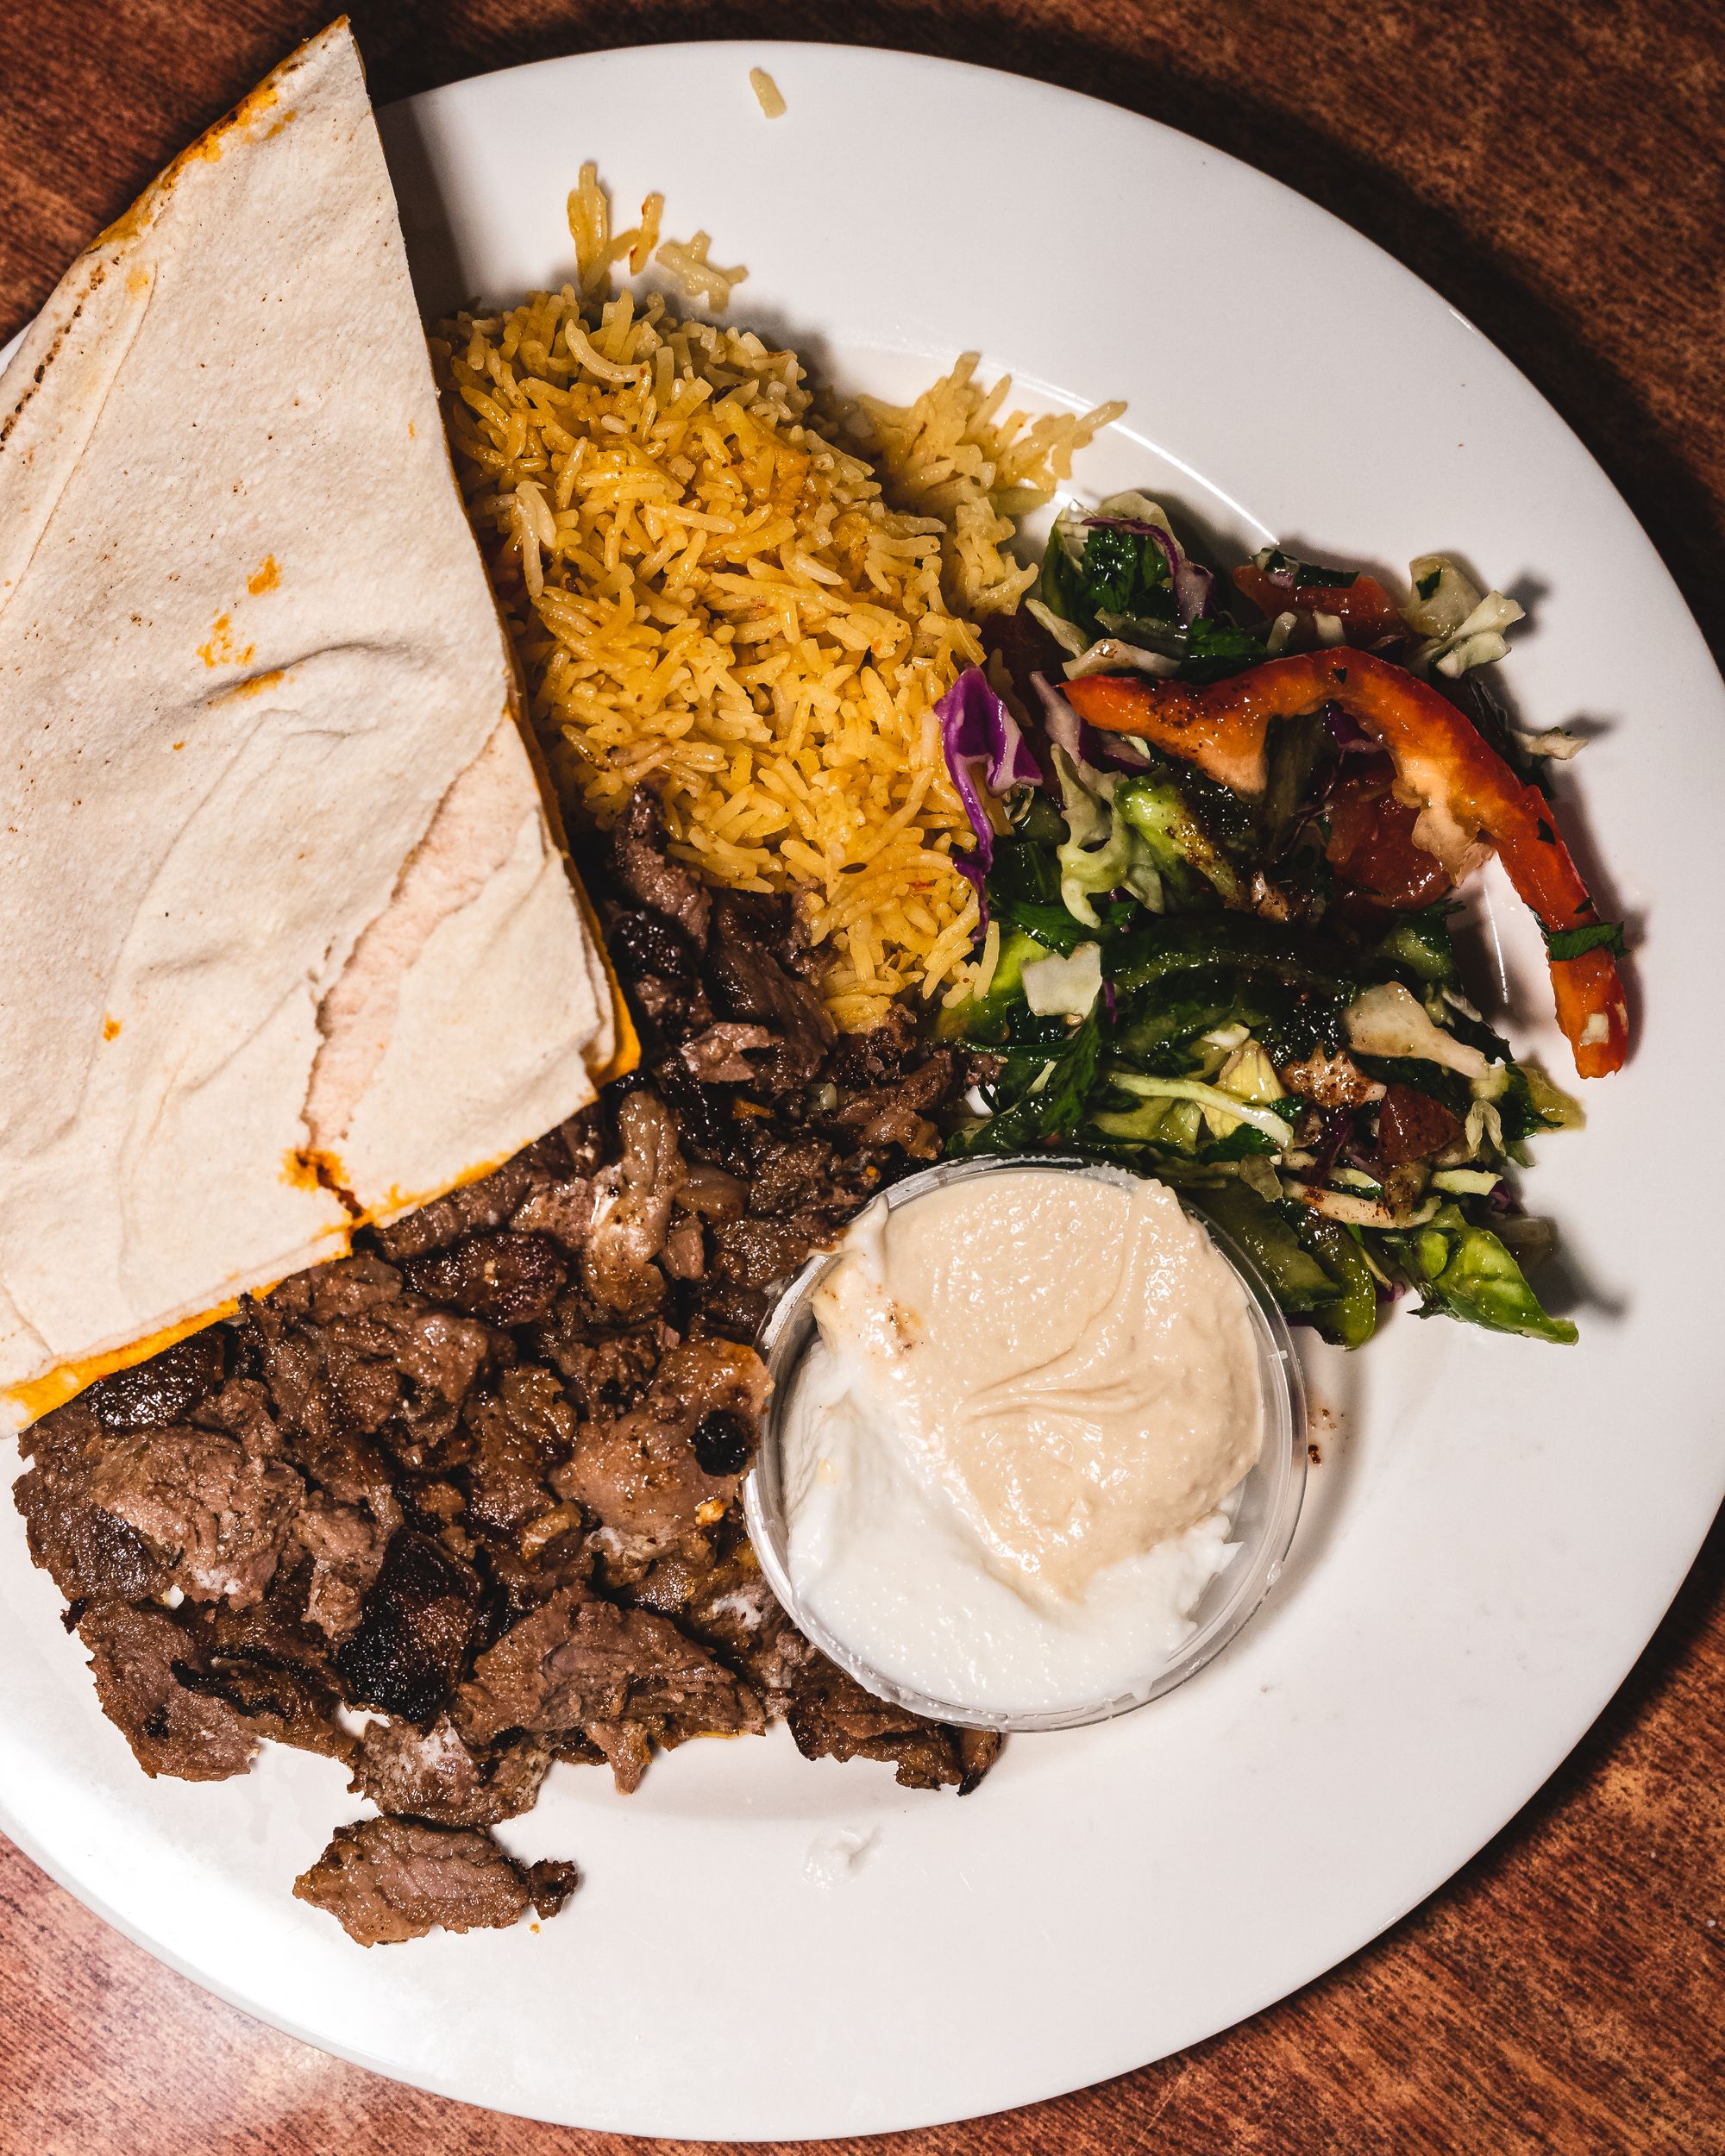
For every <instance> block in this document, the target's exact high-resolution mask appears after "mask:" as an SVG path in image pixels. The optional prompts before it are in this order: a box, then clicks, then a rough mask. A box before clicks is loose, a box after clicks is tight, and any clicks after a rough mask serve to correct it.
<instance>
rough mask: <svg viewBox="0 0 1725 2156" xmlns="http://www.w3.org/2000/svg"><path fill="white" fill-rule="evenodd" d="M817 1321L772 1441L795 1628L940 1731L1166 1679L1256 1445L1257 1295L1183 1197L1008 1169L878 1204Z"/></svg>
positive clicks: (1220, 1560) (1260, 1422)
mask: <svg viewBox="0 0 1725 2156" xmlns="http://www.w3.org/2000/svg"><path fill="white" fill-rule="evenodd" d="M813 1308H814V1314H815V1318H816V1320H817V1325H818V1328H819V1332H818V1337H817V1338H815V1339H814V1340H813V1341H812V1343H811V1344H810V1346H809V1348H808V1350H807V1351H806V1354H805V1355H804V1357H803V1358H802V1360H801V1363H800V1366H799V1368H798V1369H797V1372H796V1374H795V1376H793V1379H792V1380H791V1382H790V1387H789V1392H788V1396H787V1401H786V1403H785V1407H784V1410H783V1413H782V1414H781V1418H780V1444H781V1472H782V1478H783V1489H784V1503H785V1512H786V1517H787V1526H788V1548H787V1562H788V1566H789V1570H790V1576H791V1582H792V1584H793V1587H794V1589H796V1592H797V1594H798V1596H799V1597H800V1600H801V1601H802V1603H803V1605H804V1607H805V1608H806V1609H807V1610H809V1611H810V1612H811V1613H812V1614H813V1615H815V1616H816V1617H818V1618H819V1620H821V1622H822V1623H823V1624H825V1626H826V1627H827V1629H828V1631H829V1632H830V1633H831V1635H832V1637H833V1638H834V1639H837V1640H838V1641H839V1642H841V1643H842V1644H843V1645H845V1646H847V1647H848V1648H850V1651H852V1652H853V1653H854V1654H856V1656H858V1657H859V1658H861V1659H862V1661H863V1662H864V1663H866V1664H868V1665H869V1668H871V1669H873V1670H876V1671H878V1672H879V1674H880V1675H881V1676H882V1677H888V1678H890V1679H892V1680H894V1682H896V1683H899V1684H900V1685H903V1686H906V1687H907V1688H909V1689H913V1690H915V1691H918V1692H920V1693H923V1694H925V1695H928V1696H930V1697H932V1698H937V1699H940V1700H944V1701H945V1702H949V1703H950V1704H951V1705H954V1706H963V1707H970V1708H976V1709H978V1710H988V1711H995V1712H1004V1713H1026V1714H1027V1713H1038V1712H1045V1711H1051V1710H1057V1709H1060V1708H1068V1707H1078V1706H1082V1705H1085V1704H1088V1702H1092V1701H1098V1700H1101V1699H1105V1698H1107V1697H1110V1696H1112V1695H1114V1694H1115V1693H1116V1692H1119V1691H1122V1690H1126V1689H1130V1688H1131V1687H1132V1686H1134V1685H1137V1684H1138V1683H1142V1682H1143V1681H1144V1680H1145V1679H1146V1678H1148V1677H1152V1676H1154V1674H1155V1673H1156V1672H1157V1670H1159V1669H1160V1668H1161V1667H1162V1666H1163V1665H1164V1664H1165V1663H1166V1662H1167V1660H1168V1659H1169V1658H1170V1657H1171V1656H1172V1655H1173V1654H1174V1653H1175V1652H1176V1651H1177V1650H1178V1648H1179V1646H1180V1645H1181V1644H1182V1641H1183V1640H1184V1639H1186V1638H1187V1637H1188V1636H1189V1634H1190V1633H1191V1630H1192V1613H1193V1611H1194V1610H1195V1608H1196V1606H1197V1603H1198V1601H1199V1600H1200V1598H1201V1595H1202V1594H1203V1591H1204V1589H1205V1588H1206V1586H1208V1583H1209V1582H1210V1581H1211V1580H1212V1579H1214V1577H1215V1576H1216V1574H1217V1573H1218V1572H1219V1571H1220V1570H1221V1569H1222V1567H1223V1566H1224V1564H1226V1562H1227V1561H1228V1557H1229V1545H1228V1535H1229V1530H1230V1525H1231V1520H1232V1513H1233V1493H1234V1492H1235V1491H1236V1490H1237V1489H1238V1486H1239V1482H1240V1481H1241V1479H1242V1477H1243V1476H1245V1474H1246V1473H1247V1472H1248V1471H1249V1470H1250V1469H1251V1466H1252V1465H1253V1463H1255V1461H1256V1460H1257V1458H1258V1450H1259V1446H1260V1445H1261V1443H1262V1437H1263V1428H1264V1398H1263V1390H1262V1382H1261V1379H1260V1375H1259V1366H1258V1352H1257V1348H1256V1344H1255V1341H1254V1338H1253V1334H1252V1329H1251V1313H1250V1309H1249V1306H1248V1303H1247V1299H1246V1294H1245V1288H1243V1287H1242V1285H1241V1283H1240V1282H1239V1278H1238V1277H1237V1275H1235V1273H1234V1272H1233V1269H1232V1268H1231V1267H1230V1266H1229V1265H1228V1264H1227V1263H1226V1261H1225V1260H1224V1259H1223V1258H1222V1257H1220V1255H1219V1254H1218V1252H1217V1251H1216V1250H1215V1248H1214V1245H1213V1244H1212V1243H1211V1242H1210V1240H1209V1238H1208V1236H1207V1235H1206V1234H1205V1233H1204V1232H1203V1231H1202V1229H1201V1228H1200V1227H1199V1226H1197V1225H1196V1224H1195V1222H1193V1221H1192V1220H1191V1219H1189V1218H1188V1217H1187V1215H1186V1214H1185V1213H1184V1212H1183V1211H1182V1208H1181V1206H1180V1203H1179V1200H1177V1199H1176V1197H1175V1195H1174V1194H1173V1193H1172V1192H1171V1191H1170V1190H1168V1189H1167V1188H1164V1186H1163V1185H1162V1184H1160V1183H1157V1182H1153V1181H1135V1182H1133V1183H1132V1184H1130V1185H1127V1184H1124V1183H1120V1182H1116V1181H1112V1180H1104V1179H1103V1178H1102V1177H1101V1176H1098V1175H1089V1174H1083V1173H1079V1172H1076V1171H1074V1170H1071V1169H1058V1168H1054V1167H1049V1168H1023V1169H1019V1168H1014V1169H1000V1170H999V1171H997V1172H993V1173H986V1174H980V1175H974V1176H970V1177H967V1178H964V1179H962V1180H959V1181H954V1182H951V1183H950V1184H948V1185H947V1186H945V1187H944V1188H941V1189H938V1190H933V1191H930V1192H928V1193H926V1194H923V1195H920V1196H919V1197H917V1198H915V1199H913V1200H908V1201H906V1202H905V1203H903V1204H901V1205H900V1206H895V1207H893V1208H891V1209H890V1210H889V1209H888V1206H886V1205H885V1203H884V1202H881V1201H877V1202H876V1203H875V1205H874V1206H870V1207H869V1210H868V1212H866V1213H863V1214H862V1215H861V1216H860V1217H859V1218H858V1219H856V1221H855V1222H853V1223H852V1225H851V1226H850V1229H849V1231H848V1232H847V1233H846V1235H845V1237H844V1241H843V1243H842V1244H840V1246H839V1253H838V1257H837V1263H835V1264H834V1265H833V1266H832V1268H831V1270H830V1271H829V1272H828V1273H827V1275H826V1276H825V1279H824V1280H823V1281H822V1282H821V1284H820V1286H819V1288H817V1289H816V1291H815V1294H814V1298H813Z"/></svg>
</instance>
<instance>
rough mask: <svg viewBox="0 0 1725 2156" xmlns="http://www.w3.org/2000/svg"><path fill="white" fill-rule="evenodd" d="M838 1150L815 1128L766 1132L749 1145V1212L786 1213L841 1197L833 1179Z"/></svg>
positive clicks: (821, 1204) (804, 1209)
mask: <svg viewBox="0 0 1725 2156" xmlns="http://www.w3.org/2000/svg"><path fill="white" fill-rule="evenodd" d="M837 1150H838V1149H837V1146H836V1145H835V1144H833V1142H832V1140H831V1138H822V1137H820V1136H819V1134H818V1133H817V1132H815V1131H776V1130H768V1131H763V1132H762V1135H761V1136H760V1137H758V1138H756V1140H755V1142H754V1144H752V1145H751V1146H750V1171H751V1172H750V1179H749V1183H748V1209H749V1211H750V1213H768V1214H783V1213H801V1212H805V1211H806V1210H807V1209H808V1208H809V1207H811V1206H825V1205H831V1204H832V1203H833V1202H834V1200H835V1199H837V1198H838V1196H839V1194H838V1193H837V1191H835V1189H834V1188H833V1181H832V1175H833V1165H834V1163H835V1161H836V1159H837ZM841 1202H842V1200H841Z"/></svg>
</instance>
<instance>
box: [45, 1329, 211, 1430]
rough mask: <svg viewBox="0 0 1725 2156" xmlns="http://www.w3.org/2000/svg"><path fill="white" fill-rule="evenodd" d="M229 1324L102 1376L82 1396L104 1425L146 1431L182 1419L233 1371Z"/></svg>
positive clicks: (116, 1428)
mask: <svg viewBox="0 0 1725 2156" xmlns="http://www.w3.org/2000/svg"><path fill="white" fill-rule="evenodd" d="M228 1341H229V1332H228V1328H227V1327H226V1326H219V1325H214V1326H205V1327H204V1330H203V1332H194V1333H192V1334H191V1337H190V1338H187V1339H184V1340H177V1341H176V1342H175V1343H174V1344H173V1346H172V1347H166V1348H164V1349H163V1350H162V1351H161V1352H160V1355H153V1356H151V1357H150V1359H149V1360H148V1362H147V1363H134V1364H133V1366H132V1367H131V1369H128V1370H116V1371H115V1372H114V1374H113V1376H111V1377H98V1378H97V1381H96V1382H95V1383H94V1384H93V1385H91V1386H90V1387H89V1388H87V1389H86V1390H85V1392H84V1394H83V1395H81V1397H82V1399H83V1401H85V1405H86V1406H88V1407H93V1408H94V1409H95V1411H96V1414H97V1420H99V1421H100V1423H101V1424H102V1426H103V1429H104V1430H145V1429H147V1428H148V1427H149V1426H151V1424H153V1423H158V1422H179V1421H182V1420H184V1419H185V1417H186V1416H187V1415H189V1414H190V1413H191V1411H192V1409H193V1408H194V1407H198V1405H199V1404H200V1403H201V1402H202V1401H205V1400H207V1399H208V1398H209V1396H210V1394H211V1393H213V1392H214V1391H216V1388H217V1387H218V1386H219V1385H220V1384H221V1382H222V1380H223V1376H225V1375H226V1372H227V1358H228Z"/></svg>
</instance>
